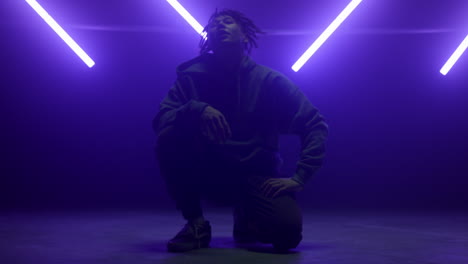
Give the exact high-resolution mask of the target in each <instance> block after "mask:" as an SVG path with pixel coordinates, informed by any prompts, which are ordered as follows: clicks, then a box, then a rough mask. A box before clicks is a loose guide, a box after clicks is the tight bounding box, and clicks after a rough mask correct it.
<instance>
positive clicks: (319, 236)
mask: <svg viewBox="0 0 468 264" xmlns="http://www.w3.org/2000/svg"><path fill="white" fill-rule="evenodd" d="M205 217H206V219H207V220H209V221H210V222H211V225H212V229H213V234H212V235H213V240H212V243H211V248H208V249H200V250H195V251H190V252H186V253H177V254H176V253H168V252H166V241H167V240H168V239H170V238H171V237H172V236H174V235H175V234H176V233H177V232H178V231H179V229H180V228H181V227H182V226H183V224H184V221H183V219H182V218H181V216H180V215H179V214H177V212H176V211H164V212H162V211H161V212H158V211H100V212H97V211H94V212H9V213H1V215H0V263H2V264H10V263H12V264H13V263H15V264H16V263H21V264H29V263H31V264H33V263H34V264H37V263H47V264H55V263H66V264H72V263H131V264H137V263H152V264H154V263H162V264H168V263H173V264H177V263H203V264H209V263H216V264H229V263H242V264H249V263H256V264H261V263H265V264H266V263H268V264H274V263H283V264H296V263H298V264H299V263H310V264H314V263H316V264H319V263H327V264H338V263H344V264H348V263H356V264H367V263H371V264H386V263H395V264H396V263H398V264H403V263H408V264H410V263H414V264H423V263H432V264H435V263H440V264H467V263H468V213H463V212H454V211H445V212H442V211H417V212H415V211H381V212H377V211H350V210H347V211H338V210H336V211H305V212H304V232H303V235H304V239H303V241H302V242H301V244H300V245H299V247H298V248H297V249H295V250H292V251H291V252H289V253H288V254H274V253H273V251H272V249H271V246H270V245H262V244H250V245H246V246H245V247H242V248H239V247H236V245H235V244H234V242H233V240H232V236H231V233H232V215H231V212H230V210H225V209H212V210H206V212H205Z"/></svg>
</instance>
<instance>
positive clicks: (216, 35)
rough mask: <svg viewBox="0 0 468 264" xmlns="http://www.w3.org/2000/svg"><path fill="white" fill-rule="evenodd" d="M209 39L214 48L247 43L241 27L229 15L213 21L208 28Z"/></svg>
mask: <svg viewBox="0 0 468 264" xmlns="http://www.w3.org/2000/svg"><path fill="white" fill-rule="evenodd" d="M208 39H209V41H211V44H212V46H213V48H216V47H219V46H222V45H226V44H239V45H243V43H244V42H246V41H247V40H246V38H245V35H244V33H243V32H242V28H241V26H240V25H239V24H237V22H236V20H234V18H232V17H231V16H227V15H221V16H218V17H216V18H215V19H214V20H213V22H212V23H211V25H210V27H209V28H208Z"/></svg>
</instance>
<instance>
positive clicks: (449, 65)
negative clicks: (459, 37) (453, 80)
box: [440, 36, 468, 75]
mask: <svg viewBox="0 0 468 264" xmlns="http://www.w3.org/2000/svg"><path fill="white" fill-rule="evenodd" d="M467 48H468V36H466V38H465V40H463V42H462V44H460V46H459V47H458V48H457V50H456V51H455V52H454V53H453V54H452V56H451V57H450V59H449V60H448V61H447V62H446V63H445V65H444V67H442V69H441V70H440V73H442V74H443V75H447V73H448V72H449V71H450V69H452V67H453V65H455V63H456V62H457V61H458V59H459V58H460V57H461V55H462V54H463V52H465V50H466V49H467Z"/></svg>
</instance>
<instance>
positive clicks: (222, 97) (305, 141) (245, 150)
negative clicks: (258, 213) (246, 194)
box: [153, 54, 328, 185]
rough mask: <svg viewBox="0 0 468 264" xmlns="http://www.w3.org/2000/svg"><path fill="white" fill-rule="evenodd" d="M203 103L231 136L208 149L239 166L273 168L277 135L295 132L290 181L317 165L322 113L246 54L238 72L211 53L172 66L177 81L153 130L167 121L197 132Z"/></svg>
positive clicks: (324, 134) (323, 131) (300, 180)
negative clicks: (296, 152)
mask: <svg viewBox="0 0 468 264" xmlns="http://www.w3.org/2000/svg"><path fill="white" fill-rule="evenodd" d="M208 105H210V106H212V107H213V108H215V109H217V110H219V111H220V112H221V113H223V115H224V116H225V118H226V121H227V122H228V124H229V125H230V128H231V131H232V137H231V138H230V139H229V140H227V142H226V143H225V144H223V145H216V144H213V146H212V149H213V152H215V153H217V154H221V155H222V156H223V157H225V158H226V159H229V161H230V162H234V163H236V164H239V166H247V167H248V166H255V164H257V165H258V164H262V166H268V167H270V168H278V167H279V166H280V165H281V162H282V161H281V158H280V157H279V154H278V139H279V135H280V134H297V135H298V136H299V137H300V139H301V154H300V159H299V161H298V162H297V169H296V173H295V174H294V176H293V178H292V179H293V180H295V181H297V182H298V183H300V184H301V185H304V184H305V183H306V181H307V180H308V179H309V178H310V177H311V176H312V175H313V174H314V173H315V171H317V169H318V168H319V167H320V166H321V165H322V160H323V156H324V151H325V149H324V143H325V139H326V137H327V133H328V128H327V125H326V123H325V122H324V119H323V117H322V115H320V114H319V112H318V110H317V109H316V108H315V107H314V106H312V104H311V103H310V101H309V100H308V99H307V98H306V97H305V96H304V94H303V93H302V92H301V91H300V90H299V89H298V88H297V87H296V86H295V85H294V84H293V83H292V82H291V81H290V80H289V79H288V78H286V77H285V76H284V75H282V74H281V73H279V72H276V71H274V70H272V69H270V68H268V67H265V66H262V65H258V64H256V63H255V62H254V61H253V60H252V59H251V58H249V57H248V56H245V57H244V59H243V60H242V63H241V67H240V71H239V74H226V73H223V72H222V71H221V70H220V68H219V67H217V65H216V63H215V61H214V58H213V55H212V54H204V55H201V56H199V57H196V58H194V59H192V60H190V61H187V62H185V63H183V64H181V65H180V66H178V67H177V80H176V82H175V84H174V85H173V86H172V87H171V89H170V90H169V93H168V95H167V96H166V98H164V100H163V101H162V103H161V104H160V109H159V112H158V114H157V115H156V117H155V119H154V120H153V128H154V130H155V132H156V134H158V135H159V133H160V132H161V131H162V130H164V129H165V128H166V127H168V126H174V127H177V128H178V129H181V130H183V131H186V132H188V133H200V128H199V126H200V125H199V122H200V115H201V114H202V112H203V110H204V109H205V107H207V106H208Z"/></svg>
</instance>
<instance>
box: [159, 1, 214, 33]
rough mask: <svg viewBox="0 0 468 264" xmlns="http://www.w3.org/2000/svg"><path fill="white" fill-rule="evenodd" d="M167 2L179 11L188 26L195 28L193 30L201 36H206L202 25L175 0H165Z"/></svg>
mask: <svg viewBox="0 0 468 264" xmlns="http://www.w3.org/2000/svg"><path fill="white" fill-rule="evenodd" d="M167 2H168V3H169V4H170V5H171V6H172V7H173V8H174V9H175V10H176V11H177V13H179V14H180V15H181V16H182V17H183V18H184V19H185V21H187V23H189V24H190V26H192V27H193V29H195V31H196V32H197V33H198V34H199V35H201V36H202V37H205V38H206V32H203V26H202V25H200V23H198V21H197V20H196V19H195V18H193V16H192V15H190V13H189V12H188V11H187V9H185V8H184V7H183V6H182V5H181V4H180V3H179V2H177V0H167Z"/></svg>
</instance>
